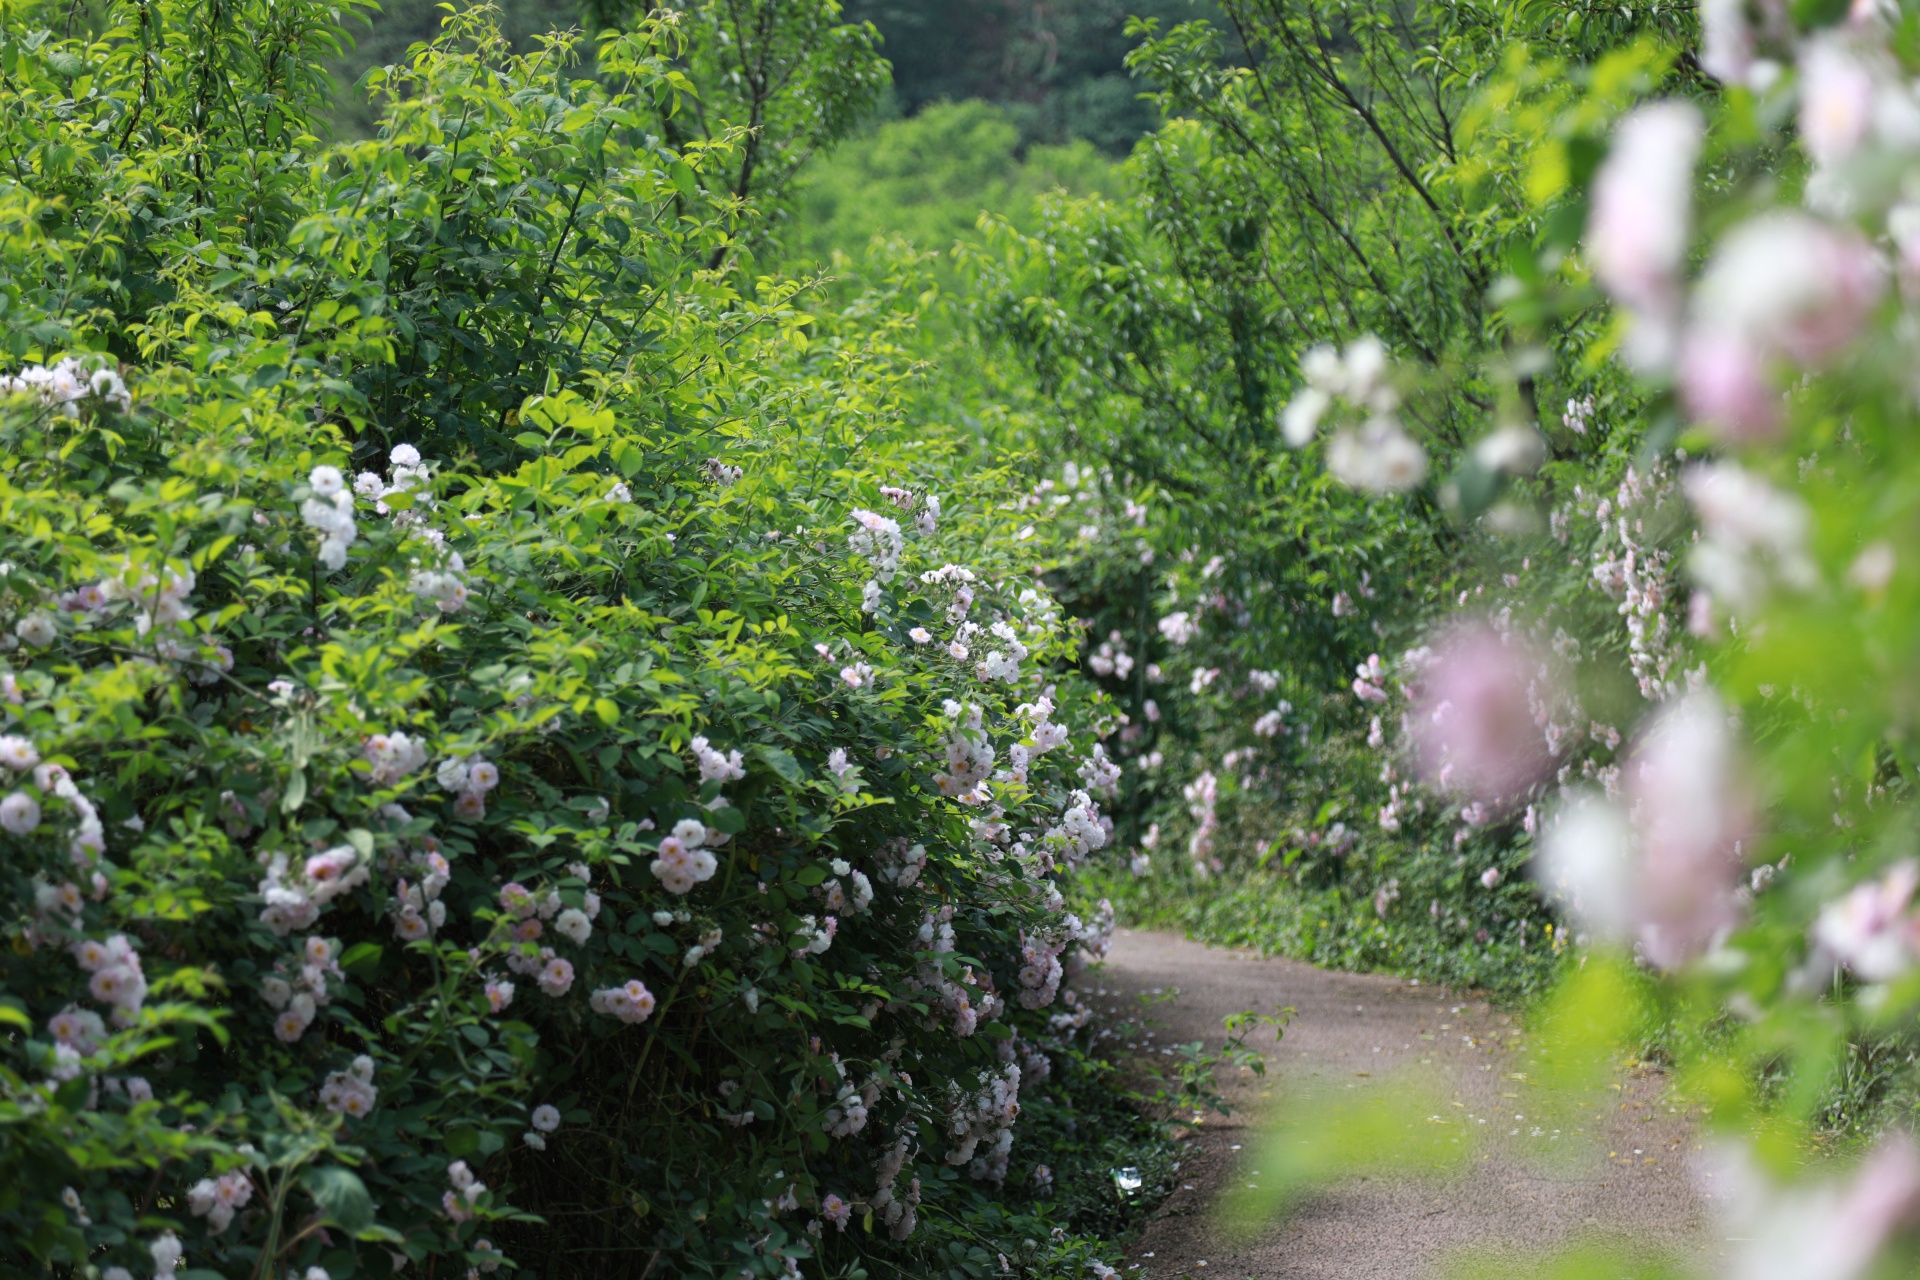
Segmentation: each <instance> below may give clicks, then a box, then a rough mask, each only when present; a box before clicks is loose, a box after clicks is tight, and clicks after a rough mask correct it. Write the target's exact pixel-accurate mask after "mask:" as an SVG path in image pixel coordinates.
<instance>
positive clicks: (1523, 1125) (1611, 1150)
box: [1091, 929, 1724, 1280]
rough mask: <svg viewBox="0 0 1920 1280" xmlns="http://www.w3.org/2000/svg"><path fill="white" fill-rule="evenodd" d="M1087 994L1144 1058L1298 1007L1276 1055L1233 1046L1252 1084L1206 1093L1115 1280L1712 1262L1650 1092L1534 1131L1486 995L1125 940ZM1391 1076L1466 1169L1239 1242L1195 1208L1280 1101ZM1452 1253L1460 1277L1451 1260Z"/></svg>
mask: <svg viewBox="0 0 1920 1280" xmlns="http://www.w3.org/2000/svg"><path fill="white" fill-rule="evenodd" d="M1091 985H1093V986H1094V987H1095V988H1096V989H1097V990H1098V991H1099V992H1100V993H1101V994H1100V995H1099V996H1098V997H1097V1003H1098V1004H1099V1005H1101V1006H1102V1007H1103V1008H1105V1009H1107V1010H1112V1011H1115V1012H1117V1013H1119V1014H1120V1016H1122V1017H1131V1018H1133V1019H1134V1020H1135V1021H1144V1022H1145V1025H1146V1027H1147V1031H1148V1036H1149V1037H1150V1038H1148V1039H1145V1040H1143V1042H1142V1047H1143V1048H1144V1049H1146V1050H1147V1051H1148V1052H1156V1051H1157V1050H1158V1049H1159V1048H1160V1047H1163V1046H1166V1045H1168V1044H1174V1043H1184V1042H1190V1041H1193V1040H1205V1041H1206V1042H1207V1044H1208V1046H1209V1047H1210V1048H1217V1047H1218V1046H1219V1044H1220V1042H1221V1040H1222V1038H1223V1033H1222V1030H1221V1020H1222V1019H1223V1018H1225V1017H1226V1016H1227V1015H1228V1014H1231V1013H1237V1012H1241V1011H1245V1010H1252V1011H1255V1012H1261V1013H1267V1012H1272V1011H1273V1010H1274V1009H1275V1008H1276V1007H1278V1006H1284V1005H1291V1006H1292V1007H1293V1008H1294V1010H1295V1014H1294V1017H1293V1020H1292V1022H1291V1024H1290V1025H1289V1026H1288V1027H1287V1029H1286V1032H1285V1036H1284V1039H1283V1040H1282V1041H1281V1043H1279V1044H1278V1045H1276V1044H1275V1043H1274V1033H1273V1031H1272V1030H1271V1029H1263V1030H1262V1031H1260V1032H1259V1033H1258V1034H1257V1035H1256V1036H1255V1037H1254V1038H1253V1039H1251V1040H1250V1041H1249V1044H1250V1047H1252V1048H1254V1049H1257V1050H1259V1051H1260V1052H1261V1053H1262V1055H1263V1056H1264V1057H1265V1058H1266V1062H1267V1074H1266V1076H1265V1077H1264V1078H1261V1077H1258V1076H1255V1075H1253V1074H1251V1073H1248V1072H1242V1073H1239V1075H1238V1077H1237V1078H1235V1079H1232V1080H1223V1081H1222V1084H1223V1086H1224V1089H1223V1091H1224V1092H1225V1093H1226V1095H1227V1097H1228V1098H1229V1100H1230V1101H1231V1102H1232V1103H1233V1104H1234V1107H1235V1111H1234V1114H1233V1115H1231V1116H1230V1117H1227V1118H1225V1119H1221V1118H1220V1117H1217V1116H1209V1117H1208V1119H1207V1122H1206V1123H1205V1124H1204V1125H1203V1126H1202V1127H1201V1129H1200V1131H1199V1133H1198V1134H1197V1135H1196V1136H1195V1137H1193V1138H1192V1139H1191V1140H1190V1141H1189V1143H1188V1147H1187V1152H1186V1154H1184V1155H1183V1156H1182V1158H1181V1166H1180V1173H1179V1179H1178V1187H1179V1189H1178V1190H1176V1191H1175V1192H1174V1194H1173V1195H1172V1196H1171V1197H1170V1198H1169V1199H1168V1200H1167V1201H1166V1203H1165V1204H1163V1205H1162V1206H1161V1207H1160V1208H1159V1209H1158V1211H1157V1212H1156V1213H1155V1215H1154V1218H1153V1220H1152V1222H1151V1223H1150V1224H1149V1225H1148V1227H1147V1229H1146V1232H1145V1234H1144V1235H1143V1237H1142V1238H1141V1240H1140V1242H1139V1244H1138V1245H1137V1246H1136V1247H1135V1249H1134V1251H1133V1254H1132V1256H1131V1258H1130V1259H1129V1261H1128V1264H1127V1267H1126V1268H1125V1269H1124V1271H1123V1274H1125V1275H1126V1276H1128V1278H1129V1280H1175V1278H1176V1277H1184V1278H1190V1280H1243V1278H1255V1277H1257V1278H1258V1280H1373V1278H1376V1277H1377V1278H1379V1280H1388V1278H1391V1280H1416V1278H1419V1277H1427V1276H1434V1277H1438V1276H1462V1275H1468V1276H1476V1277H1477V1276H1496V1275H1497V1276H1503V1277H1512V1276H1525V1275H1527V1274H1529V1268H1528V1266H1527V1261H1526V1260H1527V1257H1528V1256H1529V1255H1535V1254H1538V1253H1540V1252H1541V1251H1544V1250H1547V1249H1550V1248H1554V1247H1557V1246H1561V1245H1564V1244H1567V1243H1569V1242H1571V1241H1574V1240H1576V1239H1579V1238H1581V1237H1582V1236H1584V1235H1592V1234H1596V1233H1604V1234H1606V1235H1609V1236H1620V1235H1625V1236H1631V1237H1633V1238H1634V1239H1635V1240H1637V1241H1639V1242H1641V1243H1642V1244H1644V1245H1645V1246H1646V1247H1649V1248H1652V1249H1655V1250H1658V1251H1660V1252H1661V1253H1664V1254H1666V1255H1669V1256H1676V1257H1680V1258H1684V1259H1690V1260H1692V1261H1694V1262H1696V1263H1707V1262H1709V1261H1710V1260H1711V1259H1712V1258H1714V1257H1716V1256H1717V1255H1718V1250H1719V1249H1720V1248H1722V1247H1724V1237H1723V1236H1720V1235H1718V1234H1717V1233H1714V1232H1712V1231H1711V1230H1710V1228H1711V1226H1712V1223H1711V1220H1710V1218H1709V1216H1708V1214H1707V1212H1706V1207H1705V1205H1704V1204H1703V1202H1702V1199H1701V1196H1700V1195H1699V1194H1698V1192H1697V1191H1696V1190H1695V1188H1694V1186H1693V1183H1692V1181H1691V1179H1690V1178H1689V1176H1688V1159H1687V1157H1688V1156H1689V1155H1690V1154H1691V1153H1692V1151H1693V1150H1694V1149H1695V1148H1694V1144H1693V1142H1692V1139H1691V1137H1690V1130H1689V1128H1688V1126H1687V1124H1686V1121H1685V1118H1684V1117H1682V1116H1680V1115H1678V1114H1675V1113H1674V1112H1673V1111H1672V1110H1671V1109H1670V1108H1669V1106H1668V1104H1667V1103H1666V1102H1665V1101H1663V1094H1664V1091H1663V1084H1664V1082H1663V1080H1662V1078H1661V1077H1660V1076H1659V1075H1658V1074H1657V1073H1654V1072H1651V1071H1633V1072H1627V1073H1625V1074H1623V1075H1622V1076H1621V1077H1620V1079H1619V1080H1618V1082H1617V1084H1616V1086H1615V1091H1614V1092H1613V1093H1611V1094H1609V1095H1608V1098H1609V1101H1608V1102H1607V1103H1606V1104H1605V1112H1606V1114H1605V1115H1604V1116H1603V1115H1601V1114H1600V1112H1601V1110H1602V1108H1601V1107H1600V1106H1599V1105H1595V1106H1593V1107H1590V1108H1589V1109H1588V1110H1586V1111H1585V1112H1584V1113H1583V1115H1584V1117H1585V1123H1584V1124H1579V1125H1578V1126H1577V1128H1576V1130H1575V1131H1572V1132H1567V1133H1561V1132H1560V1131H1558V1130H1555V1129H1543V1128H1541V1127H1540V1126H1539V1125H1536V1124H1534V1123H1533V1121H1535V1120H1539V1121H1541V1122H1542V1123H1543V1124H1544V1123H1547V1121H1546V1118H1545V1117H1544V1116H1540V1115H1534V1116H1531V1117H1530V1116H1529V1115H1528V1111H1529V1105H1530V1104H1529V1099H1530V1097H1531V1099H1532V1101H1533V1102H1534V1103H1539V1102H1540V1098H1539V1094H1538V1092H1537V1087H1536V1086H1533V1085H1532V1084H1530V1082H1529V1081H1528V1080H1527V1079H1526V1078H1525V1072H1524V1065H1525V1064H1524V1063H1523V1062H1521V1061H1519V1060H1518V1059H1517V1058H1516V1044H1517V1041H1518V1037H1519V1030H1518V1027H1517V1024H1516V1022H1515V1020H1514V1019H1513V1018H1512V1017H1511V1016H1510V1015H1507V1014H1503V1013H1501V1012H1498V1011H1496V1010H1493V1009H1491V1008H1490V1007H1489V1006H1488V1004H1487V1003H1486V1001H1484V1000H1480V999H1475V998H1472V997H1469V996H1462V995H1458V994H1456V993H1453V992H1449V991H1444V990H1441V989H1438V988H1435V987H1426V986H1421V985H1419V984H1417V983H1414V982H1410V981H1408V980H1405V979H1400V978H1393V977H1387V976H1383V975H1377V974H1352V973H1332V972H1328V971H1326V970H1323V969H1316V968H1314V967H1313V966H1312V965H1309V964H1304V963H1301V962H1299V961H1294V960H1283V959H1261V958H1259V957H1257V956H1255V955H1253V954H1252V953H1249V952H1238V951H1229V950H1224V949H1221V948H1217V947H1207V946H1202V945H1200V944H1198V943H1194V942H1189V941H1186V940H1185V939H1183V938H1180V937H1177V936H1175V935H1172V934H1165V933H1149V932H1140V931H1132V930H1124V929H1123V930H1121V931H1120V932H1119V933H1118V934H1117V935H1116V937H1115V940H1114V945H1113V951H1112V954H1111V955H1110V956H1109V957H1108V960H1107V962H1106V966H1105V968H1104V970H1103V971H1102V972H1101V973H1100V974H1099V975H1098V976H1096V977H1095V978H1094V981H1093V983H1092V984H1091ZM1169 990H1177V992H1178V996H1177V998H1175V999H1173V1000H1172V1001H1170V1002H1167V1001H1164V1000H1161V999H1149V1000H1147V1001H1146V1002H1144V1003H1143V1002H1142V999H1141V998H1142V997H1143V996H1148V997H1151V996H1154V995H1155V994H1156V993H1158V994H1159V995H1160V996H1164V995H1165V993H1166V992H1167V991H1169ZM1400 1080H1413V1081H1417V1082H1419V1083H1421V1084H1424V1085H1425V1086H1426V1087H1427V1088H1428V1089H1430V1090H1433V1091H1437V1093H1438V1095H1439V1097H1440V1098H1443V1099H1445V1102H1444V1104H1436V1105H1443V1106H1444V1109H1445V1111H1446V1113H1447V1114H1446V1117H1445V1123H1449V1124H1453V1125H1456V1126H1460V1128H1459V1129H1458V1130H1457V1131H1458V1132H1462V1133H1474V1134H1476V1135H1479V1136H1483V1137H1484V1139H1485V1140H1484V1142H1483V1143H1482V1144H1481V1145H1480V1146H1478V1147H1477V1148H1476V1149H1475V1151H1474V1154H1473V1155H1472V1157H1471V1163H1470V1166H1469V1167H1467V1168H1465V1169H1461V1170H1458V1171H1456V1172H1454V1173H1451V1174H1448V1175H1447V1176H1446V1177H1445V1178H1444V1179H1435V1180H1427V1181H1419V1180H1413V1179H1405V1178H1384V1177H1374V1178H1367V1177H1359V1178H1354V1179H1352V1180H1349V1181H1348V1182H1346V1183H1344V1184H1338V1185H1335V1186H1332V1187H1329V1188H1326V1189H1324V1190H1322V1191H1319V1192H1317V1193H1315V1194H1313V1195H1311V1196H1310V1197H1309V1198H1307V1199H1306V1200H1305V1201H1303V1202H1301V1203H1300V1204H1298V1205H1297V1206H1296V1207H1295V1208H1294V1210H1293V1211H1292V1212H1291V1213H1289V1214H1287V1215H1286V1216H1285V1217H1284V1218H1283V1219H1281V1220H1279V1221H1275V1222H1271V1223H1269V1224H1268V1225H1266V1226H1265V1227H1263V1228H1261V1229H1260V1230H1259V1231H1258V1232H1257V1233H1256V1234H1254V1235H1253V1236H1252V1237H1251V1238H1235V1237H1233V1236H1232V1235H1231V1234H1230V1233H1229V1232H1227V1231H1226V1230H1225V1229H1224V1227H1223V1226H1222V1225H1221V1223H1220V1222H1219V1220H1218V1215H1217V1214H1215V1213H1213V1212H1212V1209H1213V1207H1214V1205H1215V1202H1216V1201H1217V1200H1218V1198H1219V1196H1220V1194H1221V1193H1222V1192H1223V1191H1225V1190H1226V1189H1227V1188H1229V1187H1231V1186H1236V1185H1239V1184H1240V1180H1242V1179H1245V1180H1248V1181H1257V1180H1258V1172H1257V1170H1256V1169H1255V1168H1254V1167H1253V1162H1254V1161H1255V1160H1256V1157H1257V1152H1258V1149H1259V1147H1260V1144H1261V1141H1262V1138H1263V1136H1264V1135H1265V1134H1266V1133H1268V1132H1269V1131H1270V1129H1269V1128H1268V1126H1271V1125H1276V1124H1277V1125H1280V1126H1286V1125H1288V1124H1292V1123H1297V1122H1298V1121H1299V1120H1301V1119H1302V1118H1303V1117H1302V1116H1301V1115H1300V1114H1299V1110H1298V1109H1296V1112H1295V1113H1294V1114H1293V1115H1290V1114H1289V1111H1288V1100H1289V1098H1290V1097H1291V1098H1292V1099H1294V1100H1295V1101H1296V1102H1299V1101H1301V1100H1302V1099H1303V1098H1305V1097H1307V1096H1309V1095H1312V1094H1315V1093H1322V1094H1323V1093H1324V1091H1329V1090H1332V1091H1337V1092H1339V1093H1340V1094H1342V1095H1343V1096H1355V1095H1346V1094H1345V1091H1346V1090H1349V1089H1352V1090H1366V1089H1379V1088H1383V1087H1384V1088H1392V1087H1395V1086H1394V1082H1395V1081H1400ZM1530 1089H1534V1090H1535V1092H1533V1093H1532V1094H1529V1090H1530ZM1308 1109H1311V1105H1310V1104H1309V1107H1308ZM1560 1123H1563V1124H1569V1125H1573V1124H1575V1123H1576V1122H1575V1121H1572V1120H1564V1119H1563V1120H1562V1121H1560ZM1580 1130H1584V1133H1582V1132H1580ZM1583 1139H1584V1140H1583ZM1468 1249H1471V1250H1474V1251H1476V1256H1477V1258H1478V1261H1477V1262H1474V1263H1472V1264H1469V1263H1468V1262H1466V1261H1465V1260H1464V1259H1463V1258H1462V1257H1461V1254H1462V1251H1463V1250H1468ZM1623 1274H1626V1273H1625V1272H1623Z"/></svg>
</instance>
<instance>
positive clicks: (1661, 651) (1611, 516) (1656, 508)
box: [1554, 465, 1682, 702]
mask: <svg viewBox="0 0 1920 1280" xmlns="http://www.w3.org/2000/svg"><path fill="white" fill-rule="evenodd" d="M1673 487H1674V486H1673V482H1672V479H1671V474H1670V473H1669V472H1668V471H1666V470H1665V469H1664V468H1662V467H1660V466H1657V465H1656V466H1655V467H1654V468H1653V469H1651V470H1648V471H1642V470H1640V469H1639V468H1636V467H1628V468H1627V471H1626V475H1625V476H1624V477H1623V478H1622V479H1621V481H1620V485H1619V488H1618V489H1617V490H1616V491H1615V492H1614V494H1613V496H1612V497H1611V498H1607V497H1597V498H1595V499H1593V500H1591V515H1592V516H1593V517H1594V519H1595V520H1596V521H1597V522H1598V524H1599V525H1600V527H1601V529H1602V530H1603V534H1602V536H1601V538H1600V539H1599V541H1598V542H1597V543H1596V545H1595V548H1594V552H1593V565H1592V572H1591V575H1590V579H1589V580H1590V581H1591V582H1592V583H1593V585H1594V586H1595V587H1596V588H1598V589H1599V590H1600V591H1602V592H1604V593H1605V594H1606V595H1608V596H1610V597H1611V598H1613V599H1615V600H1618V601H1619V602H1620V609H1619V612H1620V616H1621V617H1622V618H1623V619H1625V622H1626V628H1627V663H1628V666H1629V667H1630V668H1631V669H1632V671H1633V675H1634V678H1635V679H1636V680H1637V681H1638V682H1639V685H1640V696H1641V697H1643V698H1646V699H1647V700H1649V701H1652V702H1663V701H1665V700H1666V699H1668V698H1670V697H1672V696H1674V695H1675V694H1677V693H1678V692H1679V691H1680V690H1679V684H1678V681H1677V676H1678V674H1679V666H1680V662H1681V658H1682V651H1681V647H1680V637H1679V635H1678V634H1677V631H1676V629H1675V628H1674V626H1673V623H1672V620H1671V617H1670V609H1669V606H1670V605H1671V603H1672V600H1673V591H1674V587H1673V563H1672V562H1673V557H1672V555H1671V554H1670V553H1668V552H1667V551H1665V550H1663V549H1662V548H1660V547H1659V546H1657V545H1655V543H1654V541H1653V539H1652V538H1650V537H1648V536H1647V521H1648V520H1649V519H1652V520H1654V521H1656V527H1658V522H1660V521H1662V520H1663V519H1664V517H1665V515H1666V512H1665V511H1664V510H1663V508H1665V507H1666V504H1667V502H1668V499H1669V498H1670V496H1671V495H1672V493H1673ZM1573 509H1574V510H1575V511H1578V512H1581V513H1587V512H1588V511H1589V499H1588V497H1587V495H1586V494H1585V493H1583V492H1582V491H1581V490H1579V489H1578V488H1576V489H1575V490H1574V508H1573ZM1560 515H1561V518H1562V524H1561V527H1562V529H1565V528H1567V527H1568V522H1567V520H1566V512H1564V511H1563V512H1561V513H1560ZM1554 651H1555V652H1556V653H1557V654H1559V655H1560V656H1561V657H1562V658H1565V659H1568V660H1570V661H1576V662H1577V661H1578V660H1579V658H1580V645H1579V641H1577V640H1575V639H1574V638H1573V637H1572V636H1568V635H1566V634H1565V633H1564V632H1561V633H1559V634H1557V635H1556V636H1555V637H1554Z"/></svg>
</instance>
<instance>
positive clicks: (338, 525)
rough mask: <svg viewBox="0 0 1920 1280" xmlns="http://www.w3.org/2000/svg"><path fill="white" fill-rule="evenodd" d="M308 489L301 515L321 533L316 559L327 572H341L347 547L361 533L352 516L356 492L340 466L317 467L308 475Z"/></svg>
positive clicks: (307, 523) (344, 563) (314, 529)
mask: <svg viewBox="0 0 1920 1280" xmlns="http://www.w3.org/2000/svg"><path fill="white" fill-rule="evenodd" d="M307 488H308V490H309V492H308V496H307V498H306V499H305V500H304V501H303V502H301V504H300V518H301V519H302V520H303V521H305V522H306V525H307V527H308V528H309V529H312V530H313V531H314V532H316V533H318V534H319V535H320V549H319V552H318V553H317V557H316V558H317V559H318V560H319V562H320V563H321V565H323V566H324V567H325V568H326V569H327V570H328V572H338V571H339V570H340V569H343V568H345V567H346V563H347V549H348V548H349V547H351V546H353V544H354V541H355V540H356V539H357V538H358V537H359V536H360V533H359V529H358V527H357V526H356V525H355V523H354V518H353V494H352V493H351V492H349V491H348V489H347V481H346V477H345V476H343V475H341V474H340V468H338V467H330V466H325V465H322V466H318V467H315V468H314V469H313V471H312V472H311V473H310V474H309V475H308V476H307Z"/></svg>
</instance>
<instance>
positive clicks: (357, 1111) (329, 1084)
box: [216, 1053, 380, 1230]
mask: <svg viewBox="0 0 1920 1280" xmlns="http://www.w3.org/2000/svg"><path fill="white" fill-rule="evenodd" d="M379 1097H380V1091H379V1090H378V1089H377V1088H375V1087H374V1084H373V1059H372V1058H369V1057H368V1056H367V1055H366V1054H364V1053H363V1054H361V1055H360V1056H359V1057H357V1058H355V1059H354V1060H353V1064H352V1065H351V1066H349V1067H348V1068H347V1069H346V1070H345V1071H334V1072H331V1073H329V1074H328V1076H327V1078H326V1080H325V1082H324V1083H322V1084H321V1086H320V1105H321V1106H323V1107H325V1108H326V1109H327V1110H329V1111H334V1112H338V1113H339V1114H340V1115H343V1116H352V1117H353V1118H355V1119H359V1118H360V1117H362V1116H364V1115H366V1114H367V1113H369V1112H370V1111H372V1110H373V1104H374V1103H375V1102H376V1101H377V1100H378V1099H379ZM217 1229H218V1228H216V1230H217Z"/></svg>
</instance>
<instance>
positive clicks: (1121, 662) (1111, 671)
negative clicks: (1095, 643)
mask: <svg viewBox="0 0 1920 1280" xmlns="http://www.w3.org/2000/svg"><path fill="white" fill-rule="evenodd" d="M1126 643H1127V642H1126V638H1125V637H1124V636H1122V635H1121V634H1120V633H1119V632H1118V631H1112V632H1109V633H1108V634H1107V638H1106V639H1105V640H1102V641H1101V642H1100V647H1099V648H1098V649H1096V650H1094V651H1093V652H1092V653H1091V654H1089V655H1088V657H1087V667H1088V669H1089V670H1091V671H1092V672H1093V674H1095V675H1097V676H1112V677H1113V678H1114V679H1116V680H1125V679H1126V678H1127V677H1128V676H1129V675H1131V674H1132V673H1133V655H1132V654H1130V653H1128V652H1127V648H1126Z"/></svg>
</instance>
